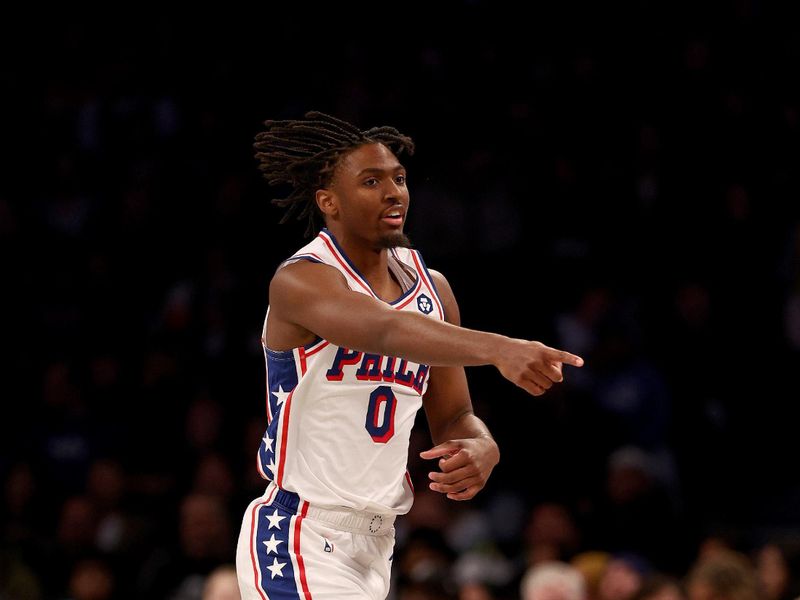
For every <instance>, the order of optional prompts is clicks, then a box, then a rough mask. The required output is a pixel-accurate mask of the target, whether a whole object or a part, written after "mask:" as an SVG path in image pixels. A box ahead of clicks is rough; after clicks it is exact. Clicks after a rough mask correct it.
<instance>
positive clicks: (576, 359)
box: [550, 348, 583, 367]
mask: <svg viewBox="0 0 800 600" xmlns="http://www.w3.org/2000/svg"><path fill="white" fill-rule="evenodd" d="M551 350H552V352H551V353H550V356H551V358H552V359H553V360H555V361H557V362H560V363H566V364H568V365H572V366H573V367H582V366H583V359H582V358H581V357H580V356H578V355H577V354H570V353H569V352H565V351H564V350H556V349H555V348H552V349H551Z"/></svg>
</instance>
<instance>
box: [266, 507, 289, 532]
mask: <svg viewBox="0 0 800 600" xmlns="http://www.w3.org/2000/svg"><path fill="white" fill-rule="evenodd" d="M266 517H267V519H269V529H272V528H273V527H275V528H276V529H277V530H278V531H280V530H281V521H283V520H284V519H285V518H286V517H282V516H280V515H279V514H278V509H277V508H276V509H275V512H274V513H272V514H271V515H266Z"/></svg>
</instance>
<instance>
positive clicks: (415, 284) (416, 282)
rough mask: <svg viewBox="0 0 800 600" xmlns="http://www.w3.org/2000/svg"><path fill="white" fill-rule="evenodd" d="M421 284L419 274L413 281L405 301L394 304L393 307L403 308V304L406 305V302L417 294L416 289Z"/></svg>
mask: <svg viewBox="0 0 800 600" xmlns="http://www.w3.org/2000/svg"><path fill="white" fill-rule="evenodd" d="M421 285H422V277H420V276H419V275H417V280H416V281H415V282H414V287H413V288H412V291H410V292H409V293H408V299H407V300H406V301H405V302H403V303H402V304H400V305H398V306H396V307H395V308H396V309H398V310H400V309H401V308H403V307H404V306H407V305H408V303H409V302H411V301H412V300H413V299H414V296H416V295H417V290H418V289H419V287H420V286H421Z"/></svg>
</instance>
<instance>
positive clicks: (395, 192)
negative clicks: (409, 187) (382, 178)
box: [384, 179, 403, 200]
mask: <svg viewBox="0 0 800 600" xmlns="http://www.w3.org/2000/svg"><path fill="white" fill-rule="evenodd" d="M402 195H403V188H402V187H401V186H399V185H398V184H397V182H396V181H395V180H394V179H389V183H388V185H387V186H386V188H385V192H384V197H385V198H387V199H389V200H394V199H395V198H399V197H401V196H402Z"/></svg>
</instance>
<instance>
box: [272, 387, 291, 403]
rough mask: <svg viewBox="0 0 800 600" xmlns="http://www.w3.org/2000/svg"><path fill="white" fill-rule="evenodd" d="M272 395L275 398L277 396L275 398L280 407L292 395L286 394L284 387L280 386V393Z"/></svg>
mask: <svg viewBox="0 0 800 600" xmlns="http://www.w3.org/2000/svg"><path fill="white" fill-rule="evenodd" d="M270 393H271V394H272V395H273V396H275V398H276V399H277V402H278V406H280V405H281V404H283V403H284V402H286V398H288V397H289V394H290V392H284V391H283V386H282V385H279V386H278V391H277V392H270Z"/></svg>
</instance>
